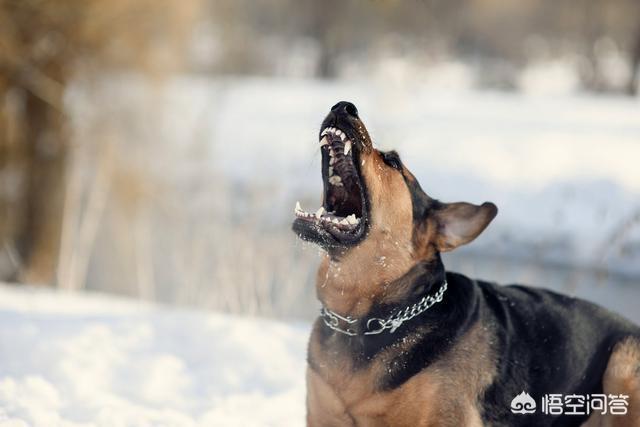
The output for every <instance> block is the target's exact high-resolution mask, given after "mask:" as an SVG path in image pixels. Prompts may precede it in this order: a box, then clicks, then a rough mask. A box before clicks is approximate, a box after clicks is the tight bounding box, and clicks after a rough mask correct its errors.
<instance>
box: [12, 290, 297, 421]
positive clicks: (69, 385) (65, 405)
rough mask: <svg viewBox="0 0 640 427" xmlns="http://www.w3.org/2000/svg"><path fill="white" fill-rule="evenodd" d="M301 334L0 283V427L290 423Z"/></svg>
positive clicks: (260, 323)
mask: <svg viewBox="0 0 640 427" xmlns="http://www.w3.org/2000/svg"><path fill="white" fill-rule="evenodd" d="M307 334H308V328H307V327H306V326H304V325H293V326H291V325H285V324H282V323H277V322H274V321H269V320H264V319H249V318H238V317H232V316H222V315H215V314H207V313H204V312H188V311H179V310H174V309H168V308H164V307H158V306H154V305H149V304H140V303H135V302H132V301H128V300H123V299H116V298H113V297H106V296H102V295H99V294H95V295H80V294H63V293H56V292H53V291H50V290H42V289H29V288H15V287H10V286H6V285H0V426H1V427H9V426H12V427H14V426H15V427H18V426H36V427H57V426H109V427H119V426H122V427H124V426H132V427H144V426H225V427H226V426H278V427H280V426H295V425H302V424H303V419H304V366H305V344H306V339H307Z"/></svg>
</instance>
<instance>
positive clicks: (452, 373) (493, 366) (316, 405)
mask: <svg viewBox="0 0 640 427" xmlns="http://www.w3.org/2000/svg"><path fill="white" fill-rule="evenodd" d="M319 141H320V146H321V153H322V181H323V184H324V191H323V202H322V206H321V207H320V208H319V209H318V210H317V211H315V212H310V213H309V212H305V211H303V210H302V208H301V207H300V205H299V204H297V206H296V209H295V215H296V219H295V221H294V223H293V230H294V231H295V232H296V233H297V234H298V236H299V237H300V238H302V239H304V240H306V241H309V242H313V243H316V244H318V245H319V246H321V247H322V248H323V249H325V252H326V255H324V256H323V260H322V263H321V265H320V268H319V270H318V275H317V296H318V298H319V300H320V302H321V303H322V306H323V308H322V310H321V315H320V317H318V319H317V320H316V321H315V323H314V326H313V331H312V333H311V338H310V342H309V348H308V370H307V425H308V426H312V427H317V426H322V427H324V426H358V427H361V426H411V427H415V426H433V427H446V426H451V427H462V426H535V427H539V426H581V425H586V426H627V427H632V426H634V427H638V426H640V328H638V326H636V325H634V324H632V323H630V322H629V321H627V320H625V319H623V318H621V317H618V316H616V315H615V314H613V313H610V312H608V311H606V310H605V309H603V308H601V307H598V306H596V305H594V304H591V303H589V302H586V301H583V300H580V299H576V298H572V297H569V296H564V295H561V294H557V293H554V292H551V291H547V290H542V289H539V288H529V287H525V286H519V285H512V286H498V285H496V284H493V283H488V282H483V281H479V280H472V279H469V278H467V277H465V276H463V275H461V274H457V273H452V272H447V271H446V270H445V267H444V265H443V263H442V259H441V257H440V253H441V252H446V251H450V250H453V249H455V248H457V247H458V246H460V245H463V244H466V243H469V242H471V241H472V240H473V239H475V238H476V237H477V236H478V235H479V234H480V233H481V232H482V231H483V230H484V229H485V228H486V227H487V226H488V225H489V223H490V222H491V220H493V218H494V217H495V216H496V214H497V208H496V206H495V205H494V204H492V203H483V204H482V205H474V204H470V203H464V202H459V203H443V202H440V201H438V200H436V199H433V198H431V197H429V196H428V195H427V194H426V193H425V192H424V191H423V190H422V188H421V187H420V185H419V184H418V182H417V181H416V179H415V177H414V176H413V175H412V174H411V172H409V170H408V169H407V167H406V166H405V165H404V164H403V162H402V161H401V160H400V158H399V157H398V154H397V153H396V152H394V151H390V152H382V151H380V150H377V149H375V148H374V147H373V145H372V142H371V138H370V137H369V134H368V132H367V129H366V128H365V126H364V124H363V123H362V121H361V120H360V118H359V116H358V111H357V109H356V107H355V106H354V105H353V104H351V103H349V102H339V103H337V104H336V105H334V106H333V108H331V111H330V112H329V114H328V115H327V117H326V118H325V120H324V121H323V123H322V127H321V129H320V133H319ZM554 396H555V397H554ZM558 396H559V397H558ZM519 399H520V400H519ZM545 399H546V400H545ZM553 399H555V400H553ZM558 399H560V404H561V405H565V406H558V405H557V403H558ZM572 399H573V400H572ZM576 399H577V400H576ZM545 402H546V403H545ZM553 402H555V403H554V405H555V406H554V405H552V403H553ZM572 402H573V403H574V404H573V406H572V405H570V404H571V403H572ZM575 402H578V404H577V405H576V404H575ZM554 411H555V412H554ZM558 411H560V412H558ZM574 412H577V414H574Z"/></svg>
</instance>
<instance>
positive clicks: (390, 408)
mask: <svg viewBox="0 0 640 427" xmlns="http://www.w3.org/2000/svg"><path fill="white" fill-rule="evenodd" d="M408 338H409V339H408V340H407V342H408V344H405V345H406V346H407V347H409V346H410V345H411V342H410V341H411V340H410V337H408ZM490 338H491V337H490V335H489V332H488V331H486V330H485V329H483V328H482V327H481V326H480V325H476V326H474V327H473V328H472V329H471V330H470V331H468V332H467V333H466V334H465V335H464V336H463V337H462V338H461V339H460V340H459V341H458V342H457V343H456V345H455V346H454V347H453V348H452V349H451V350H450V351H449V353H448V354H446V355H444V356H443V357H442V358H441V359H440V360H439V361H438V362H436V363H434V364H433V365H432V366H430V367H429V368H427V369H425V370H424V371H422V372H421V373H419V374H417V375H415V376H414V377H412V378H411V379H410V380H409V381H407V382H406V383H405V384H403V385H402V386H400V387H398V388H397V389H394V390H392V391H390V392H385V393H379V392H376V383H377V381H378V379H379V378H380V377H381V375H383V374H384V371H383V370H384V369H385V367H386V366H388V364H389V358H390V357H393V355H397V354H398V352H399V351H402V349H398V348H391V349H389V350H387V351H386V352H385V353H383V354H382V355H381V356H379V357H378V358H377V359H376V360H375V361H374V362H373V364H372V366H371V367H370V368H369V369H366V370H362V371H358V372H356V373H354V372H353V371H352V370H351V369H349V368H348V367H347V366H348V363H345V362H344V361H337V360H335V359H332V360H331V363H328V364H324V365H321V366H320V367H319V372H316V373H313V374H311V375H309V376H308V380H309V384H308V387H309V393H310V395H312V396H313V397H310V398H309V401H308V402H309V413H310V414H313V416H311V418H314V416H315V415H316V414H317V415H318V418H314V421H317V422H320V424H314V423H313V422H310V423H309V425H339V426H351V425H354V424H353V421H352V420H355V421H356V422H357V425H358V426H433V427H436V426H437V427H448V426H451V427H460V426H465V427H466V426H468V427H476V426H481V425H482V422H481V418H480V413H479V411H478V396H479V395H480V393H482V391H483V390H484V389H485V388H486V387H487V386H488V385H489V384H490V383H491V382H492V381H493V378H494V376H495V366H496V362H495V357H494V355H493V354H492V351H491V348H490V341H491V339H490ZM315 340H316V338H315V334H314V336H312V344H311V346H310V352H311V354H312V355H314V356H317V357H322V356H323V355H324V354H323V353H320V354H316V353H315V352H316V351H320V348H319V346H318V345H317V344H315V345H314V344H313V341H315ZM319 414H322V415H321V416H320V415H319ZM335 420H341V423H338V424H332V422H334V421H335ZM321 421H323V422H326V424H325V423H323V422H321Z"/></svg>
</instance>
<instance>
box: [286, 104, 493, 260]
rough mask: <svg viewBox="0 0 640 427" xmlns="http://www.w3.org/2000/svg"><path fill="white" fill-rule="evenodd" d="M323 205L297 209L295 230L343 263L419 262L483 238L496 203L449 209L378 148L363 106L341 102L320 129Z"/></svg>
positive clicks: (462, 204)
mask: <svg viewBox="0 0 640 427" xmlns="http://www.w3.org/2000/svg"><path fill="white" fill-rule="evenodd" d="M319 140H320V145H321V153H322V181H323V184H324V191H323V201H322V206H321V207H320V208H319V209H317V210H313V211H311V212H305V211H304V210H302V208H301V207H300V205H299V204H297V205H296V209H295V215H296V219H295V221H294V223H293V230H294V231H295V232H296V233H297V234H298V236H300V237H301V238H302V239H304V240H306V241H310V242H313V243H317V244H318V245H320V246H321V247H323V248H325V249H326V250H327V251H328V252H329V254H330V255H331V256H332V257H333V258H335V259H340V258H344V257H348V256H349V254H351V253H353V252H358V251H360V252H368V253H370V255H375V256H381V255H382V254H391V256H393V257H395V258H396V259H397V260H400V259H401V260H406V261H409V260H411V261H416V260H420V259H426V258H428V257H429V256H430V255H433V254H435V253H439V252H445V251H450V250H452V249H454V248H456V247H458V246H460V245H463V244H465V243H468V242H470V241H472V240H473V239H475V238H476V237H477V236H478V235H479V234H480V233H481V232H482V231H483V230H484V229H485V228H486V227H487V225H488V224H489V223H490V222H491V220H492V219H493V218H494V217H495V216H496V214H497V208H496V206H495V205H494V204H493V203H488V202H487V203H484V204H482V205H480V206H478V205H473V204H470V203H465V202H459V203H442V202H439V201H438V200H435V199H432V198H430V197H429V196H428V195H427V194H426V193H425V192H424V191H423V190H422V188H421V187H420V184H418V182H417V181H416V179H415V177H414V176H413V175H412V174H411V172H409V170H408V169H407V168H406V167H405V165H404V164H403V163H402V161H401V160H400V157H399V156H398V154H397V153H396V152H395V151H390V152H383V151H380V150H377V149H375V148H373V144H372V142H371V138H370V136H369V133H368V132H367V129H366V128H365V126H364V124H363V123H362V120H361V119H360V117H359V115H358V110H357V109H356V107H355V106H354V105H353V104H351V103H349V102H344V101H343V102H339V103H337V104H336V105H334V106H333V107H332V108H331V111H330V112H329V114H328V115H327V117H326V118H325V119H324V121H323V123H322V126H321V128H320V134H319ZM387 261H388V262H394V261H395V260H394V259H389V260H387Z"/></svg>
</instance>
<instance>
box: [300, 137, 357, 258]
mask: <svg viewBox="0 0 640 427" xmlns="http://www.w3.org/2000/svg"><path fill="white" fill-rule="evenodd" d="M347 132H349V131H348V130H347ZM347 132H345V131H344V130H341V129H338V128H335V127H326V128H324V129H323V130H322V132H321V133H320V146H321V151H322V181H323V184H324V193H323V199H324V200H323V203H322V206H321V207H320V208H319V209H317V210H315V211H313V212H306V211H304V210H303V209H302V207H301V206H300V203H296V207H295V215H296V221H295V222H294V230H296V231H297V232H298V234H299V235H300V237H302V238H303V239H305V240H310V241H318V242H319V243H320V242H322V243H325V244H328V245H330V246H331V245H334V246H335V245H341V246H344V245H349V244H353V243H356V242H357V241H359V240H360V238H361V237H362V236H363V235H364V232H365V228H366V227H365V226H366V221H367V209H366V206H367V201H366V197H365V188H364V182H363V180H362V179H361V176H360V171H359V165H358V159H359V154H360V151H359V146H358V140H357V139H356V138H353V137H350V136H349V134H348V133H347Z"/></svg>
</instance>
